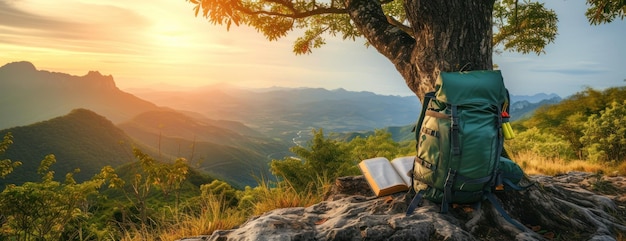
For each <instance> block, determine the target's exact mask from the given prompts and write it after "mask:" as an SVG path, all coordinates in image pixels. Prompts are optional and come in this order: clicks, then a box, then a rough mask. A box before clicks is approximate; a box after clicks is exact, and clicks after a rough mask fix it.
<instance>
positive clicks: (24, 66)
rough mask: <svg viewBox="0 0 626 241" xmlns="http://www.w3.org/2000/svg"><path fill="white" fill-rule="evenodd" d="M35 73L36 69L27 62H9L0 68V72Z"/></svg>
mask: <svg viewBox="0 0 626 241" xmlns="http://www.w3.org/2000/svg"><path fill="white" fill-rule="evenodd" d="M3 71H8V72H35V71H37V68H35V65H34V64H33V63H31V62H28V61H18V62H11V63H8V64H5V65H3V66H2V67H0V72H3Z"/></svg>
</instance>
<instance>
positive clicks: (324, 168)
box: [270, 129, 359, 191]
mask: <svg viewBox="0 0 626 241" xmlns="http://www.w3.org/2000/svg"><path fill="white" fill-rule="evenodd" d="M290 150H291V152H293V153H295V154H296V155H297V156H298V157H287V158H285V159H283V160H282V161H279V160H273V161H272V162H271V163H270V170H271V171H272V173H273V174H274V175H276V176H278V177H280V178H282V179H283V180H284V181H287V182H288V183H290V184H291V185H292V186H293V187H294V188H295V189H296V190H298V191H304V190H307V189H309V188H311V187H315V183H317V181H318V180H320V179H322V180H334V179H335V178H337V177H339V176H345V175H354V174H357V173H359V170H358V168H357V167H356V161H355V160H354V159H352V158H350V151H349V150H348V149H347V148H346V147H345V145H342V144H341V143H340V142H338V141H335V140H331V139H327V138H325V137H324V132H323V131H322V130H321V129H320V130H319V131H315V130H313V139H312V140H311V141H310V142H309V144H308V148H307V147H302V146H295V147H292V148H291V149H290Z"/></svg>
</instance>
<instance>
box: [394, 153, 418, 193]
mask: <svg viewBox="0 0 626 241" xmlns="http://www.w3.org/2000/svg"><path fill="white" fill-rule="evenodd" d="M414 161H415V156H405V157H398V158H396V159H393V161H391V165H393V167H394V169H396V172H398V175H399V176H400V177H402V180H404V183H406V185H407V186H409V187H410V186H411V177H410V176H409V175H407V173H409V172H411V171H413V162H414Z"/></svg>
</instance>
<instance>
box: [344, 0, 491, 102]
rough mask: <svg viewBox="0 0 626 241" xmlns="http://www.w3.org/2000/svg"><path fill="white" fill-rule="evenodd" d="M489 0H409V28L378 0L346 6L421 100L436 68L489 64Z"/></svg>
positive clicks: (350, 2) (430, 87)
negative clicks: (409, 30) (405, 29)
mask: <svg viewBox="0 0 626 241" xmlns="http://www.w3.org/2000/svg"><path fill="white" fill-rule="evenodd" d="M493 4H494V1H493V0H487V1H467V0H436V1H433V0H427V1H424V0H407V1H406V3H405V9H406V10H407V13H406V14H407V20H408V22H409V23H410V26H411V28H412V30H413V33H406V32H403V31H402V30H401V29H400V28H398V27H396V26H394V25H392V24H390V23H389V22H388V21H387V18H386V17H385V15H384V13H383V11H382V8H381V6H380V4H379V3H377V2H376V1H372V0H348V1H347V2H346V7H347V8H348V13H349V14H350V17H351V19H352V20H353V21H354V23H355V26H356V27H357V28H358V29H359V31H361V33H363V35H364V36H365V38H366V39H367V40H368V41H369V43H370V44H371V45H372V46H373V47H374V48H376V49H377V50H378V51H379V52H380V53H381V54H382V55H384V56H385V57H387V58H388V59H389V60H390V61H391V62H392V63H393V64H394V66H395V67H396V69H397V70H398V71H399V72H400V74H401V75H402V77H403V78H404V79H405V81H406V84H407V86H408V87H409V88H410V89H411V90H412V91H413V92H414V93H415V94H416V95H417V96H418V97H419V98H420V100H422V99H423V97H424V94H425V93H426V92H428V91H432V90H433V89H434V83H435V80H436V79H437V76H438V74H439V72H440V71H460V70H483V69H492V57H491V56H492V50H493V49H492V35H493V33H492V23H491V21H492V11H493ZM468 13H469V14H468ZM413 36H414V37H413Z"/></svg>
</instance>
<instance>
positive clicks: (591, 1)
mask: <svg viewBox="0 0 626 241" xmlns="http://www.w3.org/2000/svg"><path fill="white" fill-rule="evenodd" d="M587 5H590V6H591V7H589V9H587V12H586V13H585V16H587V19H589V22H590V23H591V24H601V23H610V22H613V20H615V19H616V18H620V19H622V20H623V19H624V16H625V12H626V1H624V0H587Z"/></svg>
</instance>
